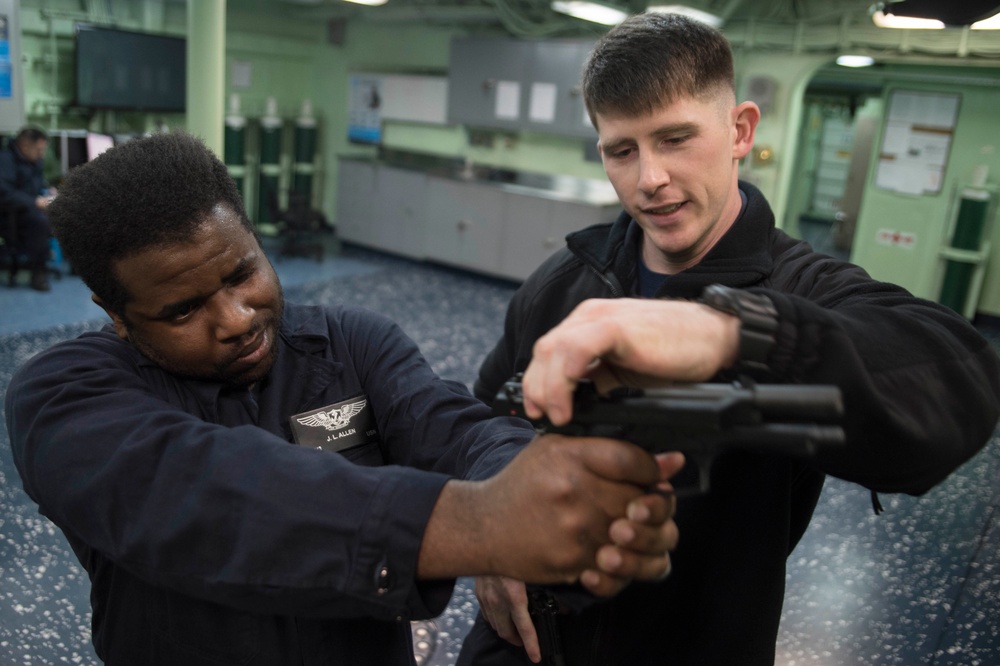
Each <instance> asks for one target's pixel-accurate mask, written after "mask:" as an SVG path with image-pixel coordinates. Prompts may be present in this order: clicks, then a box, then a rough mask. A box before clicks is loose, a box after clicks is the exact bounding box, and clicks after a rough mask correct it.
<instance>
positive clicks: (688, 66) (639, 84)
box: [583, 12, 736, 127]
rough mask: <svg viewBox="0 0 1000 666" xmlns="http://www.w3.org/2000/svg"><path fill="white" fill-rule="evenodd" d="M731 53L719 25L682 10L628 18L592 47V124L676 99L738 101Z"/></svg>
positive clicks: (587, 76)
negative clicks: (723, 97)
mask: <svg viewBox="0 0 1000 666" xmlns="http://www.w3.org/2000/svg"><path fill="white" fill-rule="evenodd" d="M735 87H736V86H735V75H734V70H733V52H732V48H731V47H730V45H729V41H728V40H727V39H726V38H725V36H724V35H723V34H722V33H721V32H719V31H718V30H716V29H715V28H713V27H711V26H709V25H706V24H704V23H701V22H699V21H695V20H693V19H690V18H687V17H685V16H680V15H678V14H661V13H655V12H650V13H644V14H636V15H633V16H630V17H629V18H627V19H625V21H623V22H622V23H619V24H618V25H617V26H615V27H614V28H612V29H611V30H609V31H608V32H607V33H606V34H605V35H604V36H603V37H602V38H601V39H600V40H599V41H598V42H597V45H596V46H595V47H594V50H593V52H592V53H591V54H590V57H589V58H588V59H587V62H586V65H585V66H584V72H583V98H584V103H585V104H586V107H587V113H588V114H589V115H590V120H591V122H593V123H594V127H597V116H598V114H600V115H604V116H618V117H630V118H631V117H639V116H644V115H648V114H650V113H652V112H654V111H656V110H657V109H659V108H662V107H663V106H665V105H668V104H671V103H672V102H674V101H676V100H677V99H680V98H683V97H691V98H695V99H710V98H712V97H713V96H717V95H721V94H728V95H729V96H730V97H732V98H733V99H734V100H735Z"/></svg>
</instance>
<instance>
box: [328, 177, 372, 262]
mask: <svg viewBox="0 0 1000 666" xmlns="http://www.w3.org/2000/svg"><path fill="white" fill-rule="evenodd" d="M374 198H375V166H374V165H372V164H366V163H364V162H355V161H352V160H341V161H340V163H339V165H338V173H337V220H336V225H337V235H339V236H340V237H341V238H342V239H344V240H346V241H352V242H355V243H361V244H363V245H374V244H375V231H374V228H373V226H372V220H373V211H372V200H373V199H374Z"/></svg>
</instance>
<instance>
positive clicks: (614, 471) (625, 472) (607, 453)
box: [572, 437, 661, 487]
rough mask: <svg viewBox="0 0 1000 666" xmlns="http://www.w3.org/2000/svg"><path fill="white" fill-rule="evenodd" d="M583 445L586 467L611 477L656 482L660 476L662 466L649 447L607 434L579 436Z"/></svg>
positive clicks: (625, 480) (583, 459)
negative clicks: (646, 448) (641, 446)
mask: <svg viewBox="0 0 1000 666" xmlns="http://www.w3.org/2000/svg"><path fill="white" fill-rule="evenodd" d="M572 439H573V440H574V441H576V442H579V443H580V444H581V445H582V447H583V448H582V449H581V452H580V456H581V459H582V462H583V465H584V467H586V468H587V469H588V470H590V471H591V472H593V473H594V474H596V475H597V476H599V477H602V478H604V479H607V480H609V481H617V482H625V483H631V484H636V485H638V486H642V487H648V486H652V485H654V484H656V483H658V482H659V481H660V480H661V479H660V467H659V464H658V462H657V461H656V459H654V458H653V456H651V455H650V454H649V453H648V452H647V451H645V450H643V449H642V448H640V447H638V446H636V445H635V444H630V443H628V442H624V441H621V440H614V439H606V438H603V437H600V438H599V437H576V438H572Z"/></svg>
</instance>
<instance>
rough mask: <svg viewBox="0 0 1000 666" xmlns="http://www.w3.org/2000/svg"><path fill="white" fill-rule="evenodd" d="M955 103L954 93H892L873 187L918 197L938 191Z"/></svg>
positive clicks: (953, 130)
mask: <svg viewBox="0 0 1000 666" xmlns="http://www.w3.org/2000/svg"><path fill="white" fill-rule="evenodd" d="M959 101H960V95H959V94H958V93H930V92H915V91H906V90H895V91H893V92H892V94H891V96H890V98H889V108H888V111H887V113H886V120H885V132H884V133H883V135H882V146H881V150H880V151H879V156H878V167H877V170H876V174H875V185H876V187H880V188H882V189H885V190H892V191H894V192H902V193H904V194H918V195H919V194H937V193H939V192H940V191H941V186H942V180H943V177H944V170H945V167H946V166H947V164H948V151H949V150H950V148H951V140H952V135H953V134H954V132H955V122H956V120H957V119H958V105H959Z"/></svg>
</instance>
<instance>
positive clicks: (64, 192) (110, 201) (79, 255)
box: [46, 131, 257, 315]
mask: <svg viewBox="0 0 1000 666" xmlns="http://www.w3.org/2000/svg"><path fill="white" fill-rule="evenodd" d="M220 204H221V205H224V206H226V207H228V208H230V209H231V210H232V211H233V212H234V213H236V215H238V216H239V218H240V221H241V222H242V224H243V226H244V228H246V229H247V230H248V231H249V232H250V233H251V234H253V235H254V236H255V237H257V234H256V230H255V229H254V226H253V223H252V222H250V220H249V218H248V217H247V214H246V210H245V209H244V206H243V199H242V198H241V196H240V193H239V190H238V189H237V187H236V183H235V181H233V179H232V177H231V176H230V175H229V172H228V170H227V169H226V165H225V164H223V163H222V161H221V160H219V159H218V158H217V157H216V156H215V154H214V153H212V151H211V150H209V148H208V147H207V146H206V145H205V144H204V143H202V141H201V140H199V139H197V138H196V137H194V136H192V135H190V134H187V133H184V132H180V131H175V132H162V133H156V134H152V135H149V136H146V137H142V138H136V139H132V140H130V141H127V142H125V143H123V144H121V145H119V146H115V147H114V148H111V149H110V150H107V151H105V152H104V153H101V155H99V156H98V157H97V158H95V159H94V160H92V161H90V162H87V163H86V164H83V165H81V166H79V167H76V168H74V169H73V170H71V171H70V172H69V174H67V176H66V179H65V180H64V181H63V184H62V187H61V188H60V189H59V196H57V197H56V198H55V200H54V201H53V202H52V203H51V204H50V205H49V207H48V208H47V209H46V210H47V213H48V215H49V218H50V220H51V223H52V228H53V231H54V234H55V236H56V239H57V240H58V241H59V245H60V247H61V249H62V251H63V254H64V255H65V256H66V258H67V259H68V260H69V262H70V264H71V265H72V266H73V269H74V270H75V271H76V273H77V274H78V275H79V276H80V277H81V278H82V279H83V281H84V283H86V285H87V287H89V288H90V290H91V291H92V292H93V293H94V294H95V295H96V296H97V297H98V298H100V299H101V300H102V301H103V302H104V304H105V306H106V307H107V308H108V309H109V310H111V311H112V312H114V313H116V314H119V315H124V310H125V305H126V304H127V303H128V302H129V294H128V291H127V289H126V288H125V285H123V284H122V283H121V281H120V280H119V279H118V277H117V274H116V271H115V270H114V267H115V264H116V263H117V262H118V261H120V260H122V259H125V258H127V257H130V256H133V255H135V254H137V253H139V252H141V251H143V250H146V249H148V248H150V247H154V246H166V245H173V244H177V243H182V242H187V241H189V240H190V238H191V236H192V234H193V233H194V231H195V230H196V229H197V228H198V227H199V226H201V224H202V223H203V222H204V221H205V220H206V219H207V217H208V216H209V214H210V213H211V211H212V209H213V208H215V207H216V206H218V205H220Z"/></svg>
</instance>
